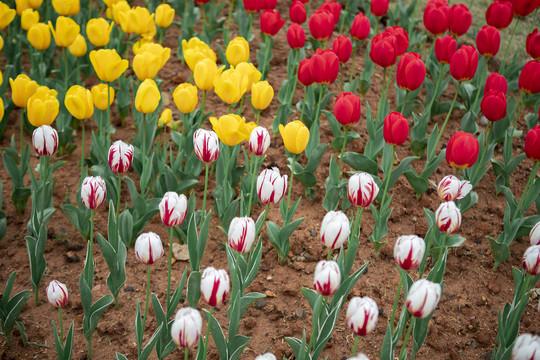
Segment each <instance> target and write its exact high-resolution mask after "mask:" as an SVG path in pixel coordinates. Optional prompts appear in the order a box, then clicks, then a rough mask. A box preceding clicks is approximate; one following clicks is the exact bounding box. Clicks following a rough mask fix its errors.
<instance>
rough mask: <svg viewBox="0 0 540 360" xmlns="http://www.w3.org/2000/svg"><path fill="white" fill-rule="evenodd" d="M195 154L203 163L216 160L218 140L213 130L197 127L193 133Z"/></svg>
mask: <svg viewBox="0 0 540 360" xmlns="http://www.w3.org/2000/svg"><path fill="white" fill-rule="evenodd" d="M193 147H194V149H195V155H197V157H198V158H199V160H201V161H202V162H205V163H211V162H214V161H216V159H217V158H218V156H219V140H218V136H217V134H216V133H215V132H213V131H209V130H204V129H198V130H197V131H195V133H194V134H193Z"/></svg>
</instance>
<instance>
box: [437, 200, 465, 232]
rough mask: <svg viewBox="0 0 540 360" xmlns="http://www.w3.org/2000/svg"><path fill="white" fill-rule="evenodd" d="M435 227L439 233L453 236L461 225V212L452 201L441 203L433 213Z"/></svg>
mask: <svg viewBox="0 0 540 360" xmlns="http://www.w3.org/2000/svg"><path fill="white" fill-rule="evenodd" d="M435 218H436V220H437V227H438V228H439V230H440V231H442V232H445V233H447V234H448V235H450V234H453V233H454V232H456V231H457V230H458V229H459V226H460V225H461V211H460V210H459V208H458V207H457V206H456V203H454V202H453V201H447V202H444V203H442V204H441V205H440V206H439V208H438V209H437V211H436V212H435Z"/></svg>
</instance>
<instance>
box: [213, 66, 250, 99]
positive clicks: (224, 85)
mask: <svg viewBox="0 0 540 360" xmlns="http://www.w3.org/2000/svg"><path fill="white" fill-rule="evenodd" d="M214 91H215V92H216V94H217V96H219V98H220V99H221V100H222V101H223V102H226V103H227V104H229V105H230V104H235V103H237V102H238V101H240V99H241V98H242V96H243V95H244V92H245V91H247V84H246V86H245V87H243V86H242V74H240V72H239V71H237V70H235V69H234V68H231V69H228V70H225V71H224V72H222V73H221V74H218V75H217V76H216V77H215V79H214Z"/></svg>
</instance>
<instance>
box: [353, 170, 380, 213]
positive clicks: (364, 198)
mask: <svg viewBox="0 0 540 360" xmlns="http://www.w3.org/2000/svg"><path fill="white" fill-rule="evenodd" d="M378 193H379V187H378V186H377V184H376V183H375V181H374V180H373V177H372V176H371V175H369V174H368V173H356V174H354V175H353V176H351V177H350V179H349V183H348V185H347V196H348V197H349V201H350V202H351V204H353V205H355V206H360V207H363V208H366V207H368V206H369V205H370V204H371V203H372V202H373V200H375V198H376V197H377V194H378Z"/></svg>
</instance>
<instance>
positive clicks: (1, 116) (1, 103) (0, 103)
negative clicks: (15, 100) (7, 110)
mask: <svg viewBox="0 0 540 360" xmlns="http://www.w3.org/2000/svg"><path fill="white" fill-rule="evenodd" d="M3 119H4V100H2V98H0V122H2V120H3Z"/></svg>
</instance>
